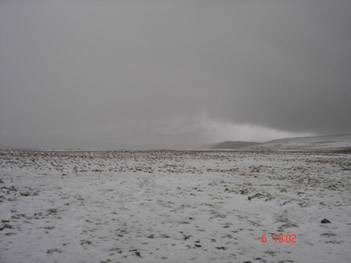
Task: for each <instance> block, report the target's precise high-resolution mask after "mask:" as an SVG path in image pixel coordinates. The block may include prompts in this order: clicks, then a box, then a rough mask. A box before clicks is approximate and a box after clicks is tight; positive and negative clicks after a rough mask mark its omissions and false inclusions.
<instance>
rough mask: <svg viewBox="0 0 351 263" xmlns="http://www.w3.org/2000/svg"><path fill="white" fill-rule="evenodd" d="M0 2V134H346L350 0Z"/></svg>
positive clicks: (147, 139)
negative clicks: (216, 126)
mask: <svg viewBox="0 0 351 263" xmlns="http://www.w3.org/2000/svg"><path fill="white" fill-rule="evenodd" d="M0 7H1V8H0V144H12V145H14V144H16V145H31V146H33V145H38V146H41V147H43V146H48V147H68V146H72V147H80V146H87V147H90V146H91V147H108V146H111V145H112V146H116V145H131V144H132V145H149V144H150V145H160V146H167V145H171V146H175V145H196V144H199V143H203V142H204V141H206V140H208V139H211V138H210V137H211V136H210V135H209V134H211V132H210V130H209V129H212V128H211V127H212V126H213V123H224V124H225V125H224V126H226V125H228V123H229V124H230V123H232V124H233V125H237V124H239V125H241V124H245V125H255V126H261V127H266V128H269V129H271V130H284V131H290V132H297V133H298V132H311V133H321V134H323V133H345V132H351V117H350V116H351V115H350V112H351V106H350V103H349V98H351V87H350V84H351V77H350V74H349V71H350V68H351V48H350V47H351V33H350V32H351V31H350V30H349V26H350V25H351V19H350V13H351V2H350V1H340V0H339V1H196V0H193V1H49V2H44V1H2V2H0ZM209 122H210V124H209ZM224 126H223V127H224ZM221 127H222V126H221ZM226 127H227V126H226ZM253 129H255V128H254V127H253ZM258 130H259V129H258ZM256 137H257V136H256ZM256 137H255V136H254V135H253V136H252V139H253V140H254V139H256Z"/></svg>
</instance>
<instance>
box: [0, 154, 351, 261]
mask: <svg viewBox="0 0 351 263" xmlns="http://www.w3.org/2000/svg"><path fill="white" fill-rule="evenodd" d="M350 179H351V155H350V154H342V153H333V152H329V153H328V152H274V151H273V152H271V151H269V152H268V151H267V152H266V151H258V152H255V151H250V152H240V151H223V152H220V151H218V152H217V151H142V152H128V151H110V152H106V151H100V152H99V151H95V152H94V151H91V152H89V151H80V152H73V151H72V152H69V151H0V220H1V221H0V262H1V263H14V262H16V263H17V262H18V263H22V262H26V263H32V262H33V263H34V262H35V263H41V262H45V263H50V262H101V263H103V262H316V263H317V262H318V263H321V262H350V261H349V260H350V258H351V219H350V218H351V180H350ZM324 218H327V219H328V220H330V221H331V223H330V224H322V223H321V220H322V219H324ZM262 234H267V237H268V240H267V242H266V243H263V242H262V241H261V236H262ZM274 234H284V235H286V234H291V235H292V234H295V235H296V239H295V241H296V243H279V242H278V243H275V241H274V239H273V235H274Z"/></svg>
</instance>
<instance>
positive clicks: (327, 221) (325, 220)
mask: <svg viewBox="0 0 351 263" xmlns="http://www.w3.org/2000/svg"><path fill="white" fill-rule="evenodd" d="M321 223H322V224H330V223H331V222H330V221H329V220H328V219H326V218H324V219H323V220H322V221H321Z"/></svg>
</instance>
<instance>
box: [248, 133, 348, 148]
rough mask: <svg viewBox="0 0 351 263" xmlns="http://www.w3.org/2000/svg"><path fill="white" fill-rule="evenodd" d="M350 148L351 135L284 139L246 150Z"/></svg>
mask: <svg viewBox="0 0 351 263" xmlns="http://www.w3.org/2000/svg"><path fill="white" fill-rule="evenodd" d="M347 148H351V134H342V135H327V136H311V137H297V138H285V139H279V140H273V141H269V142H265V143H262V144H259V145H253V146H249V147H247V148H246V149H270V150H338V149H347Z"/></svg>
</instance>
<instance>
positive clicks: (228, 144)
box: [201, 141, 259, 150]
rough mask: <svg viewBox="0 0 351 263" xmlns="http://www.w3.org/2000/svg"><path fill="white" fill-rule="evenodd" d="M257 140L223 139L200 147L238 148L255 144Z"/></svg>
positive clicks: (217, 148) (216, 148) (215, 148)
mask: <svg viewBox="0 0 351 263" xmlns="http://www.w3.org/2000/svg"><path fill="white" fill-rule="evenodd" d="M257 144H259V143H257V142H243V141H225V142H221V143H212V144H207V145H204V146H202V147H201V149H213V150H221V149H223V150H229V149H239V148H242V147H247V146H252V145H257Z"/></svg>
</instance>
